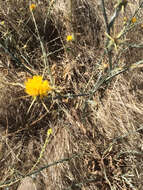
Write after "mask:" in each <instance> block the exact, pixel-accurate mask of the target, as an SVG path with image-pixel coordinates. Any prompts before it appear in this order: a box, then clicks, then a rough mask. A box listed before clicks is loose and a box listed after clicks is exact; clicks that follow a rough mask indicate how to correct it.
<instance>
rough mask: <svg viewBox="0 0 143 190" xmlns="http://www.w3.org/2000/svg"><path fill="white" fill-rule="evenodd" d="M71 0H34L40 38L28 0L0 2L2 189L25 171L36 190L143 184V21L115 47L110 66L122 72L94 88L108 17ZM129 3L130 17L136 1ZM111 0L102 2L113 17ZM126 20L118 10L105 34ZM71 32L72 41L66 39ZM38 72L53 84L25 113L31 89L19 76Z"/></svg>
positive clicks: (134, 189)
mask: <svg viewBox="0 0 143 190" xmlns="http://www.w3.org/2000/svg"><path fill="white" fill-rule="evenodd" d="M72 2H73V4H70V1H66V3H67V4H65V3H64V1H62V0H61V1H56V2H55V1H51V2H46V1H44V0H42V1H36V2H35V3H36V9H35V10H33V16H34V18H35V21H36V26H37V29H38V32H39V36H40V39H39V36H38V35H37V31H36V28H35V24H34V20H33V16H32V13H31V12H30V10H29V1H24V0H20V1H16V0H13V1H8V0H7V1H5V2H2V1H1V2H0V29H1V30H0V49H1V51H0V71H1V73H0V171H1V172H0V188H1V189H10V190H16V189H17V187H18V185H19V184H20V181H21V180H22V178H24V177H25V176H28V175H30V176H31V177H32V178H33V180H34V182H35V183H36V186H37V189H38V190H40V189H41V190H43V189H45V190H53V189H57V190H66V189H67V190H76V189H78V190H99V189H103V190H104V189H105V190H106V189H107V190H108V189H111V190H118V189H119V190H120V189H122V190H123V189H124V190H141V189H142V186H143V182H142V181H143V172H142V171H143V166H142V161H143V140H142V136H143V135H142V134H143V133H142V132H143V82H142V81H143V76H142V73H143V69H142V64H141V65H138V66H136V65H134V68H133V66H132V64H134V63H136V62H138V61H140V60H142V59H143V47H142V45H140V44H141V43H142V33H143V28H141V23H140V24H138V23H135V26H134V27H133V28H132V29H130V30H129V31H128V32H127V33H126V34H125V35H124V36H123V38H122V40H124V44H122V45H121V44H119V47H118V49H117V50H118V51H115V49H114V48H113V49H112V52H111V56H112V63H113V72H114V73H115V72H117V71H119V70H121V69H126V72H123V73H122V74H119V75H117V76H115V77H114V78H113V79H112V80H108V81H104V82H103V84H102V85H101V86H100V88H99V89H98V90H97V91H95V92H94V93H93V94H92V92H93V91H94V89H95V87H96V82H97V80H98V78H99V76H100V74H101V75H102V76H103V77H104V76H106V74H107V69H108V68H105V66H108V67H109V57H108V54H105V55H103V53H104V50H105V41H106V38H107V36H106V35H105V30H106V26H105V24H104V17H103V13H102V8H101V6H100V4H98V3H96V1H86V0H79V1H72ZM132 3H133V4H132V5H127V7H126V13H125V15H124V16H127V17H128V19H130V18H131V17H132V15H133V14H134V11H135V10H137V8H138V6H139V5H138V1H133V2H132ZM115 4H116V3H113V1H109V0H108V1H105V6H106V10H107V15H108V17H109V18H110V17H111V15H112V14H113V12H114V6H115ZM141 11H142V9H141V10H140V11H139V13H138V15H136V17H137V21H138V22H142V20H141V19H142V15H141ZM122 19H123V15H122V14H120V15H119V17H118V18H117V20H116V22H115V25H114V27H113V28H112V30H111V37H116V36H117V34H118V33H119V32H120V31H121V29H122V28H123V20H122ZM2 21H4V22H2ZM132 26H133V25H132ZM70 34H74V37H75V40H74V41H72V42H69V43H67V42H66V35H70ZM139 45H140V46H139ZM42 46H43V47H44V49H43V50H42V48H41V47H42ZM44 51H45V52H46V55H44ZM101 58H102V61H101ZM43 59H44V61H43ZM100 61H101V62H100ZM130 66H131V67H130ZM49 69H50V71H49ZM43 72H44V77H45V79H48V80H50V79H51V78H52V79H53V81H52V82H53V85H55V86H56V87H59V88H58V91H56V92H54V93H52V94H50V95H49V97H48V98H44V99H43V100H42V101H43V102H42V101H41V100H40V99H38V100H36V101H35V102H34V104H33V105H32V107H31V109H30V111H29V112H27V111H28V109H29V107H30V106H31V102H32V98H31V97H28V96H27V95H26V94H25V92H24V81H25V80H26V79H27V78H28V77H30V76H31V75H36V74H39V75H42V74H43ZM69 94H71V95H70V96H69ZM79 94H80V95H81V96H77V97H76V95H79ZM84 94H87V95H84ZM57 96H58V98H55V97H57ZM65 96H66V97H65ZM63 97H65V98H63ZM49 128H51V129H52V131H53V133H52V135H50V137H48V136H47V130H48V129H49ZM45 142H48V144H47V146H46V147H44V144H45ZM41 150H42V151H43V152H42V154H41ZM38 158H40V160H39V162H38V163H37V165H36V167H35V168H34V171H33V170H32V171H31V168H32V167H33V165H34V164H35V163H36V161H37V160H38ZM51 163H53V164H51ZM49 164H51V165H49ZM43 167H44V168H43ZM22 181H23V180H22Z"/></svg>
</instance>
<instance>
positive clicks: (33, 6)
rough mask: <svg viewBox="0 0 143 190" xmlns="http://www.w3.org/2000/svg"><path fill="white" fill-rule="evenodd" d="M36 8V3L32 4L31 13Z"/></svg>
mask: <svg viewBox="0 0 143 190" xmlns="http://www.w3.org/2000/svg"><path fill="white" fill-rule="evenodd" d="M35 8H36V5H35V4H34V3H32V4H31V5H30V6H29V9H30V11H33V10H34V9H35Z"/></svg>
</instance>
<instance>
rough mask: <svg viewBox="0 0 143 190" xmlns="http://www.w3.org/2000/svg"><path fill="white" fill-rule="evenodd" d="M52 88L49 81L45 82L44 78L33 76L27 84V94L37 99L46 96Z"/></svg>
mask: <svg viewBox="0 0 143 190" xmlns="http://www.w3.org/2000/svg"><path fill="white" fill-rule="evenodd" d="M51 90H52V87H51V86H50V85H49V82H48V81H47V80H43V78H42V76H33V78H29V79H28V80H27V81H26V82H25V92H26V93H27V94H29V95H30V96H33V97H36V96H40V97H41V98H42V97H43V96H46V95H47V94H48V92H49V91H51Z"/></svg>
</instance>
